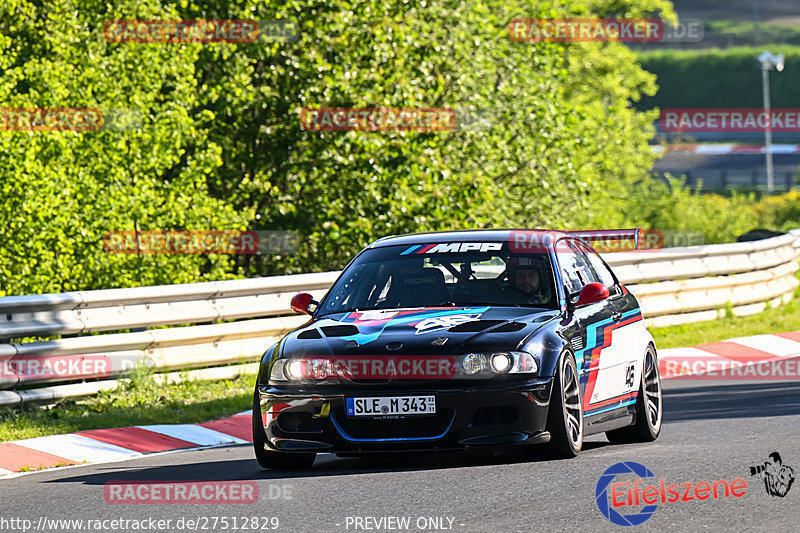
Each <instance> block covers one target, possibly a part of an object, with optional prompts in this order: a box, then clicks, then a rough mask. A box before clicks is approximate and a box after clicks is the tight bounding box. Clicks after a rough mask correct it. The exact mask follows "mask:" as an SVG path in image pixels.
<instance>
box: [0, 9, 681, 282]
mask: <svg viewBox="0 0 800 533" xmlns="http://www.w3.org/2000/svg"><path fill="white" fill-rule="evenodd" d="M37 6H38V4H37V3H35V2H32V1H24V0H20V1H19V2H14V3H12V4H6V5H5V6H4V7H3V8H0V30H2V34H3V35H4V37H3V40H2V41H0V68H2V69H3V74H4V75H3V76H2V78H0V102H4V103H5V104H6V105H8V106H11V105H14V106H62V107H63V106H73V107H90V106H91V107H101V108H109V107H115V108H133V109H136V110H139V111H141V112H142V113H143V114H144V120H143V123H142V125H141V126H140V127H136V128H134V129H131V130H129V131H123V132H117V131H102V132H66V133H65V132H39V133H19V132H17V133H4V134H3V135H2V137H0V171H2V172H3V176H4V178H3V181H2V182H0V202H2V204H1V205H2V208H3V209H2V210H0V212H2V214H0V227H3V239H2V241H0V287H2V290H4V291H5V292H7V293H9V294H21V293H36V292H44V291H63V290H70V289H96V288H105V287H116V286H135V285H144V284H154V283H175V282H182V281H197V280H202V279H220V278H225V277H231V276H241V275H247V276H254V275H269V274H285V273H293V272H305V271H318V270H326V269H335V268H341V267H342V266H343V264H344V263H345V262H346V261H347V260H348V259H349V258H350V257H351V256H352V255H353V254H354V253H355V252H356V251H358V250H359V249H360V248H361V247H363V246H364V245H365V244H367V243H368V242H370V241H372V240H374V239H376V238H378V237H381V236H384V235H387V234H397V233H406V232H417V231H424V230H442V229H455V228H467V227H498V226H527V227H534V226H541V227H564V228H574V227H580V226H584V225H589V224H591V225H615V223H616V222H617V221H620V220H624V219H625V218H626V214H625V213H626V212H627V211H626V210H625V209H623V208H619V209H616V210H615V211H610V210H606V209H602V208H601V209H597V206H598V205H599V206H604V205H605V204H606V203H607V201H609V200H610V199H614V198H617V197H619V196H620V195H623V194H627V193H630V192H631V184H634V183H637V182H640V181H642V180H645V179H646V177H647V172H648V170H649V169H650V167H651V166H652V163H653V161H654V158H655V156H654V154H653V153H652V152H651V151H650V150H649V149H648V147H647V142H648V139H649V138H650V137H651V135H652V125H651V124H652V120H653V118H654V115H653V114H652V113H638V112H635V111H634V110H633V109H632V108H631V102H632V101H637V100H639V99H640V98H642V96H645V95H648V94H653V93H654V91H655V83H654V77H653V76H652V75H650V74H648V73H646V72H644V71H643V70H642V69H641V68H640V67H639V66H638V64H637V62H636V60H635V55H634V54H633V53H632V52H631V51H630V50H629V49H628V48H626V47H625V46H623V45H622V44H617V43H578V44H558V43H551V44H545V43H538V44H534V43H520V42H515V41H512V40H511V39H509V38H508V34H507V32H508V22H509V21H510V20H512V19H514V18H531V17H556V18H558V17H567V16H582V17H591V16H599V17H607V16H627V17H637V16H650V15H655V16H660V15H663V16H664V17H666V18H668V19H669V18H674V13H673V12H672V10H671V7H670V4H669V2H667V1H665V0H619V1H615V2H613V3H608V2H607V1H604V0H603V1H601V0H571V1H569V2H556V1H552V0H540V1H536V2H533V3H531V2H528V1H521V0H519V1H510V2H503V3H501V4H498V3H496V2H489V1H473V2H460V1H454V0H438V1H435V2H428V3H425V4H419V5H418V4H413V3H412V4H409V3H407V2H406V1H405V0H389V1H388V2H387V1H381V2H377V1H375V0H332V1H329V0H303V1H299V0H297V1H291V2H277V1H259V2H256V1H250V0H241V1H238V2H234V3H231V2H227V1H226V2H222V1H217V2H210V3H209V2H205V3H202V4H201V3H199V2H197V3H193V2H188V1H183V2H180V3H175V4H173V3H169V2H163V1H160V0H145V1H134V0H125V1H123V2H118V3H115V4H114V7H113V8H109V7H107V6H108V4H107V3H104V2H100V1H99V0H56V1H55V2H53V3H50V5H48V8H47V9H46V10H44V9H43V8H39V7H37ZM136 18H139V19H159V18H162V19H172V20H175V19H196V18H205V19H225V18H234V19H260V20H275V19H282V20H290V21H295V22H297V24H298V26H299V38H298V39H297V40H296V41H295V42H272V43H263V42H261V43H245V44H224V43H212V44H180V43H169V44H166V43H165V44H136V43H118V44H116V43H108V42H106V40H105V39H104V38H103V34H102V27H103V23H104V22H105V21H108V20H111V19H136ZM334 106H340V107H375V106H391V107H449V108H453V109H456V110H457V111H459V112H462V111H464V110H467V109H471V110H486V111H489V112H490V116H491V117H492V118H491V120H490V123H489V124H487V126H486V127H485V128H478V129H474V130H472V129H462V128H459V129H458V130H457V131H453V132H381V133H362V132H321V133H320V132H309V131H305V130H303V129H302V128H301V127H300V121H299V112H300V110H301V109H302V108H304V107H334ZM246 227H249V228H251V229H284V230H293V231H298V232H299V233H300V235H301V249H300V251H299V252H298V253H297V255H295V256H291V257H274V256H261V257H255V256H239V257H235V258H231V257H228V256H224V257H218V256H180V255H178V256H176V255H173V256H164V255H151V256H138V257H137V256H129V255H111V254H107V253H105V252H104V251H103V249H102V246H101V239H102V235H103V234H104V233H105V232H107V231H114V230H133V229H142V230H154V229H206V228H207V229H237V228H242V229H243V228H246Z"/></svg>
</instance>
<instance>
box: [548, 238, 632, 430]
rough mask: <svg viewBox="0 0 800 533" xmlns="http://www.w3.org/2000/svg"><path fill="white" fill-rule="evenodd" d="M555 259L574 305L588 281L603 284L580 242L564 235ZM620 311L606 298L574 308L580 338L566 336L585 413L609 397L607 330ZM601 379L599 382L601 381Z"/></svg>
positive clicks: (588, 412)
mask: <svg viewBox="0 0 800 533" xmlns="http://www.w3.org/2000/svg"><path fill="white" fill-rule="evenodd" d="M556 258H557V261H558V264H559V269H560V271H561V277H562V280H563V282H564V285H565V287H564V288H565V292H566V293H567V297H568V298H569V299H570V300H571V302H572V304H576V303H577V301H578V297H579V294H580V291H581V289H583V287H584V286H586V285H587V284H589V283H602V280H601V279H600V277H599V275H598V274H597V272H596V270H595V269H594V267H593V266H592V264H591V262H590V261H589V259H588V257H587V255H586V254H585V252H584V251H583V250H582V249H581V246H580V243H579V242H577V241H575V240H573V239H569V238H565V239H562V240H560V241H559V242H558V243H556ZM616 312H617V309H616V306H615V301H614V299H605V300H603V301H600V302H595V303H591V304H587V305H581V306H577V307H575V311H574V317H575V320H576V321H577V322H578V325H579V330H578V331H579V332H580V333H579V337H578V336H573V337H572V338H570V339H567V340H568V341H569V343H570V345H571V346H572V348H573V350H574V352H575V362H576V363H577V366H578V373H579V374H580V378H581V379H580V383H581V390H582V394H583V408H584V413H585V414H591V412H590V410H594V409H595V408H596V407H598V406H595V405H594V404H597V403H602V401H603V400H605V399H607V398H606V396H607V391H608V389H609V388H610V386H611V384H612V383H611V379H610V377H609V376H607V371H606V370H605V368H606V367H607V366H608V365H607V363H608V362H610V361H612V360H613V357H609V356H608V354H607V353H604V352H606V351H607V350H608V348H609V345H608V343H607V341H608V340H610V338H607V333H609V332H610V330H609V329H608V328H609V326H610V325H611V324H613V321H614V315H615V313H616ZM598 378H599V382H598Z"/></svg>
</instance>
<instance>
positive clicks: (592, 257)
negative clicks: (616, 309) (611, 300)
mask: <svg viewBox="0 0 800 533" xmlns="http://www.w3.org/2000/svg"><path fill="white" fill-rule="evenodd" d="M586 255H587V257H588V258H589V262H590V263H591V264H592V266H593V267H594V270H595V272H597V275H598V276H599V277H600V282H601V283H602V284H603V285H605V286H606V287H608V289H609V291H610V292H611V294H617V292H618V287H617V282H616V280H615V279H614V275H613V274H612V273H611V270H610V269H609V268H608V267H607V266H606V264H605V263H603V260H602V259H600V256H599V255H598V254H597V252H595V251H592V250H589V251H587V253H586Z"/></svg>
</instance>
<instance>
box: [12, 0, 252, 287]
mask: <svg viewBox="0 0 800 533" xmlns="http://www.w3.org/2000/svg"><path fill="white" fill-rule="evenodd" d="M127 4H128V7H127V8H125V7H124V6H123V7H117V8H115V9H112V10H110V11H107V10H106V9H105V7H103V4H102V3H100V2H93V1H89V0H86V1H81V2H72V1H69V0H57V1H54V2H49V3H48V6H47V8H39V7H37V6H36V5H35V4H34V3H31V2H23V1H20V2H18V3H12V4H8V3H6V4H4V5H3V6H2V7H0V30H1V31H2V34H3V37H2V38H0V68H2V74H3V75H2V76H0V102H2V105H3V106H4V107H79V108H82V107H95V108H100V109H106V110H107V109H110V108H127V109H133V110H136V111H138V112H140V113H142V116H143V117H142V118H143V120H142V125H141V127H137V128H134V129H131V130H129V131H86V132H2V133H1V134H0V173H2V176H3V177H2V178H1V179H0V207H1V208H0V228H2V230H1V231H2V240H1V241H0V287H1V288H2V290H3V291H4V292H6V293H8V294H28V293H40V292H61V291H66V290H75V289H86V288H106V287H117V286H137V285H150V284H157V283H175V282H189V281H198V280H202V279H206V278H210V279H218V278H221V277H227V276H229V274H228V273H229V272H230V271H231V270H232V268H231V265H232V264H231V262H230V260H229V258H227V257H203V256H188V255H182V256H181V255H172V256H165V255H152V256H139V257H137V256H135V255H120V254H116V255H115V254H108V253H106V252H105V251H104V249H103V235H104V234H105V233H106V232H109V231H119V230H134V229H141V230H153V229H206V228H208V229H237V228H239V229H243V228H245V227H246V225H247V221H248V219H249V218H250V217H249V216H248V215H249V212H248V211H247V210H241V211H239V212H237V211H235V210H234V209H233V208H232V207H230V206H229V205H228V204H227V203H226V202H225V201H223V200H220V199H215V198H212V197H211V196H210V195H209V194H208V189H207V185H206V180H207V178H208V176H209V175H210V174H212V173H213V172H214V171H215V169H216V168H217V167H218V166H219V165H220V164H221V149H220V146H219V145H218V144H216V143H215V142H213V140H211V139H210V138H209V136H208V134H207V132H206V131H204V130H202V129H199V128H197V127H196V122H197V117H196V115H197V114H198V113H200V112H201V111H202V110H201V109H198V108H201V107H202V105H201V104H200V102H198V99H197V93H198V86H199V85H200V84H201V83H202V80H200V79H198V77H197V76H196V71H195V62H196V61H197V60H198V55H199V51H200V46H201V45H182V46H172V45H151V46H145V45H120V44H110V43H108V42H106V40H105V39H104V37H103V32H102V28H103V23H104V21H106V20H108V19H110V18H125V16H130V15H132V14H133V13H134V12H133V11H132V10H133V7H132V6H134V5H137V4H138V8H137V9H138V10H139V11H137V13H138V14H139V15H140V16H144V15H148V16H150V17H151V18H156V17H161V18H175V17H176V16H177V13H176V12H175V11H174V10H172V9H169V8H163V7H161V6H160V5H158V3H156V2H150V5H144V4H143V3H141V2H127Z"/></svg>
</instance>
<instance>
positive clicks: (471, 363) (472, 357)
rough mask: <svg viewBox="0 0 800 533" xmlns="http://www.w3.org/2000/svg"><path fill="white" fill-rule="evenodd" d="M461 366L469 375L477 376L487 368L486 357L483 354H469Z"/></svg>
mask: <svg viewBox="0 0 800 533" xmlns="http://www.w3.org/2000/svg"><path fill="white" fill-rule="evenodd" d="M461 366H462V367H463V368H464V372H466V373H467V374H477V373H478V372H480V371H481V370H483V369H485V368H486V356H485V355H483V354H482V353H469V354H467V355H465V356H464V362H463V363H462V365H461Z"/></svg>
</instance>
